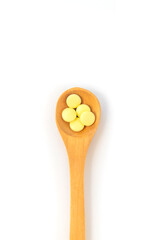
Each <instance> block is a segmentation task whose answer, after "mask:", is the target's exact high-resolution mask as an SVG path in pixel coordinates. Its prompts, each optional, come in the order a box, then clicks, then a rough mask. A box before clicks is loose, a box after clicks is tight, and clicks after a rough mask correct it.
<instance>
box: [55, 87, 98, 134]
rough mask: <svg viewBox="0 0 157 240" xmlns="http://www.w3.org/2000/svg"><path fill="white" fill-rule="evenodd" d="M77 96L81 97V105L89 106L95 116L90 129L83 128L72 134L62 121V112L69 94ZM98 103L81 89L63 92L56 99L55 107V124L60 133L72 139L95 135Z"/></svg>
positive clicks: (92, 95) (95, 98) (87, 92)
mask: <svg viewBox="0 0 157 240" xmlns="http://www.w3.org/2000/svg"><path fill="white" fill-rule="evenodd" d="M73 93H74V94H78V95H79V96H80V97H81V100H82V103H83V104H87V105H89V106H90V108H91V110H92V112H93V113H94V114H95V122H94V124H93V125H91V126H90V127H85V128H84V129H83V130H82V131H80V132H74V131H72V130H71V129H70V127H69V124H68V123H67V122H65V121H64V120H63V119H62V111H63V110H64V109H65V108H66V107H67V104H66V99H67V97H68V96H69V95H70V94H73ZM100 113H101V109H100V103H99V101H98V99H97V97H96V96H95V95H94V94H93V93H91V92H90V91H88V90H86V89H83V88H78V87H75V88H70V89H68V90H67V91H65V92H64V93H63V94H62V95H61V96H60V98H59V99H58V102H57V106H56V123H57V127H58V129H59V131H60V133H61V132H64V133H65V134H67V135H69V136H72V137H74V136H75V137H84V136H85V135H88V134H93V133H95V131H96V129H97V126H98V123H99V120H100Z"/></svg>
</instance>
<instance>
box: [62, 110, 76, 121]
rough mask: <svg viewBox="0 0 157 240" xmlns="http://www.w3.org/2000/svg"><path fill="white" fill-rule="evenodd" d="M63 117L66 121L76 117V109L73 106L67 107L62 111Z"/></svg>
mask: <svg viewBox="0 0 157 240" xmlns="http://www.w3.org/2000/svg"><path fill="white" fill-rule="evenodd" d="M62 118H63V120H64V121H66V122H71V121H73V120H74V119H75V118H76V111H75V110H74V109H72V108H65V109H64V110H63V112H62Z"/></svg>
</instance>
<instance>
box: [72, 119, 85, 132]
mask: <svg viewBox="0 0 157 240" xmlns="http://www.w3.org/2000/svg"><path fill="white" fill-rule="evenodd" d="M70 128H71V130H73V131H75V132H80V131H81V130H82V129H83V128H84V125H83V124H82V123H81V121H80V119H79V118H76V119H75V120H74V121H72V122H70Z"/></svg>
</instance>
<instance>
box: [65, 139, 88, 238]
mask: <svg viewBox="0 0 157 240" xmlns="http://www.w3.org/2000/svg"><path fill="white" fill-rule="evenodd" d="M88 145H89V141H85V140H84V139H81V138H80V139H78V138H76V139H73V141H70V142H69V144H68V147H67V152H68V156H69V166H70V240H85V209H84V165H85V158H86V153H87V150H88Z"/></svg>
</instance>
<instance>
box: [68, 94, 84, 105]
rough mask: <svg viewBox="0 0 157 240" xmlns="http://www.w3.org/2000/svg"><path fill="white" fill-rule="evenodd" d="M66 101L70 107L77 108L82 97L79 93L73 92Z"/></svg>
mask: <svg viewBox="0 0 157 240" xmlns="http://www.w3.org/2000/svg"><path fill="white" fill-rule="evenodd" d="M66 103H67V105H68V107H70V108H77V107H78V106H79V105H80V104H81V98H80V96H79V95H77V94H71V95H69V96H68V97H67V99H66Z"/></svg>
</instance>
